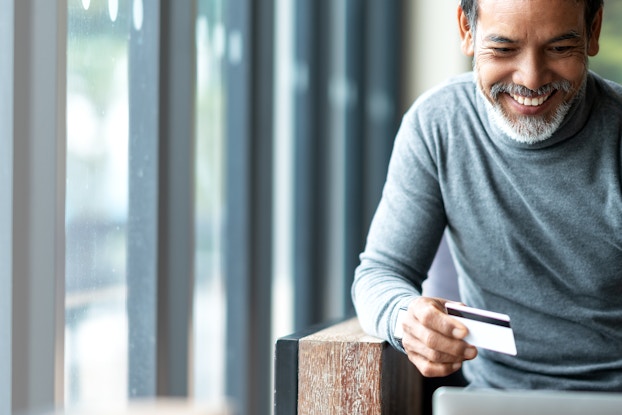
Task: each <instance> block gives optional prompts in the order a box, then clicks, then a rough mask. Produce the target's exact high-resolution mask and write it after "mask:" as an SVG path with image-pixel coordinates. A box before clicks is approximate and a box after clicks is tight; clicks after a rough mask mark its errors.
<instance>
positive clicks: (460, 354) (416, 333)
mask: <svg viewBox="0 0 622 415" xmlns="http://www.w3.org/2000/svg"><path fill="white" fill-rule="evenodd" d="M405 333H406V335H405V336H404V339H402V344H406V345H408V346H410V347H411V349H412V350H413V351H414V352H416V353H418V354H420V355H422V356H424V357H426V358H427V359H428V360H430V361H435V362H444V363H451V362H460V361H463V360H470V359H473V358H475V356H476V355H477V350H476V349H475V348H474V347H473V346H470V345H469V344H468V343H466V342H465V341H464V340H460V339H456V338H454V337H451V336H446V335H444V334H442V333H439V332H437V331H435V330H434V329H431V328H429V327H426V326H424V325H423V324H415V325H412V326H408V327H406V331H405Z"/></svg>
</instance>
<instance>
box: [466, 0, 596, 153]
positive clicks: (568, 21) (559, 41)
mask: <svg viewBox="0 0 622 415" xmlns="http://www.w3.org/2000/svg"><path fill="white" fill-rule="evenodd" d="M601 18H602V16H601V14H600V13H599V14H598V16H597V18H596V23H595V25H593V26H592V30H593V33H592V37H591V38H590V39H588V37H587V28H586V27H585V19H584V4H583V2H581V1H576V0H479V16H478V21H477V27H476V28H475V30H474V31H473V30H470V27H468V21H467V20H466V16H464V14H463V13H462V12H461V11H459V23H460V26H461V27H460V30H461V36H462V41H463V43H462V47H463V50H464V52H465V53H467V54H468V55H470V56H473V57H474V65H475V66H474V68H475V72H476V74H477V81H478V85H479V88H480V90H481V92H482V93H483V94H484V96H485V97H486V99H487V100H488V101H489V103H490V104H491V107H492V111H493V115H495V117H494V118H495V119H497V121H498V123H500V124H501V127H502V128H504V130H506V131H508V133H509V134H510V136H512V137H513V138H515V139H517V140H518V141H523V142H530V143H533V142H537V141H541V140H544V139H546V138H548V137H550V136H551V135H552V134H553V132H555V130H556V129H557V128H558V127H559V125H560V124H561V122H562V121H563V118H564V116H565V115H566V113H567V111H568V109H569V108H570V105H571V103H572V101H573V99H574V98H575V97H576V96H577V94H579V93H580V91H581V89H582V87H583V85H584V82H585V79H586V76H587V58H588V56H593V55H595V54H596V53H597V52H598V35H599V31H600V19H601Z"/></svg>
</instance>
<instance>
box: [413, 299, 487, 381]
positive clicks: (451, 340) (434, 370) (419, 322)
mask: <svg viewBox="0 0 622 415" xmlns="http://www.w3.org/2000/svg"><path fill="white" fill-rule="evenodd" d="M446 302H447V300H443V299H440V298H430V297H419V298H417V299H416V300H414V301H412V302H411V303H410V305H409V307H408V313H407V317H406V318H405V319H404V322H403V327H404V336H403V338H402V346H404V350H406V353H407V354H408V359H409V360H410V361H411V362H412V363H413V364H414V365H415V366H416V367H417V369H419V371H420V372H421V374H422V375H423V376H426V377H441V376H447V375H449V374H451V373H453V372H455V371H457V370H459V369H460V368H461V367H462V362H463V361H465V360H471V359H474V358H475V357H476V356H477V349H476V348H475V347H473V346H471V345H469V344H468V343H467V342H465V341H464V340H463V339H464V337H465V336H466V335H467V334H468V330H467V328H466V327H465V326H464V325H463V324H460V322H458V321H456V320H455V319H453V318H451V317H450V316H449V315H447V313H446V312H445V303H446Z"/></svg>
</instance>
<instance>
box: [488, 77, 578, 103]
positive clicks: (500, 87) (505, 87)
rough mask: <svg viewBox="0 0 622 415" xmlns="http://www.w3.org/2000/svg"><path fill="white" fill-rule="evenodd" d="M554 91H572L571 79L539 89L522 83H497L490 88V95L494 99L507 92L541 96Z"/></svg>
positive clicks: (526, 95) (525, 95)
mask: <svg viewBox="0 0 622 415" xmlns="http://www.w3.org/2000/svg"><path fill="white" fill-rule="evenodd" d="M554 91H562V92H566V93H568V92H571V91H572V84H571V83H570V81H566V80H561V81H555V82H551V83H549V84H546V85H543V86H541V87H540V88H538V89H537V90H535V91H534V90H532V89H529V88H527V87H525V86H522V85H517V84H506V83H500V82H499V83H496V84H494V85H493V86H492V87H491V88H490V96H491V97H492V98H493V99H495V100H496V99H497V97H498V96H499V95H500V94H503V93H507V94H511V95H521V96H524V97H529V98H531V97H539V96H542V95H548V94H550V93H552V92H554Z"/></svg>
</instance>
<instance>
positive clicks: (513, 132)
mask: <svg viewBox="0 0 622 415" xmlns="http://www.w3.org/2000/svg"><path fill="white" fill-rule="evenodd" d="M486 105H487V106H488V112H489V113H490V114H492V120H493V122H494V123H495V125H497V127H499V128H500V129H501V130H502V131H503V132H504V133H505V134H506V135H507V136H508V137H510V138H511V139H512V140H514V141H517V142H519V143H522V144H537V143H540V142H542V141H545V140H548V139H549V138H551V137H552V136H553V134H555V132H556V131H557V130H558V129H559V127H560V126H561V124H562V122H563V121H564V117H565V116H566V114H567V113H568V110H569V108H570V106H569V105H562V106H561V107H560V108H558V110H557V111H556V112H555V114H554V115H553V117H552V119H550V120H547V119H545V118H544V117H542V116H520V117H519V118H518V119H514V120H510V119H509V118H508V117H507V115H506V114H505V113H504V112H503V110H502V109H500V107H499V106H498V105H493V104H492V103H490V102H489V101H486Z"/></svg>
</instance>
